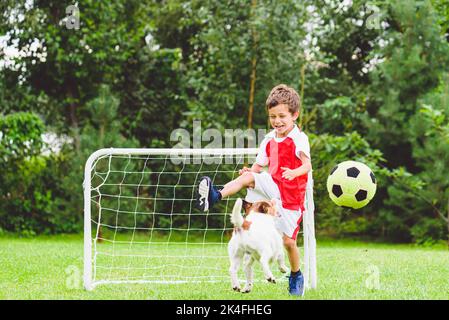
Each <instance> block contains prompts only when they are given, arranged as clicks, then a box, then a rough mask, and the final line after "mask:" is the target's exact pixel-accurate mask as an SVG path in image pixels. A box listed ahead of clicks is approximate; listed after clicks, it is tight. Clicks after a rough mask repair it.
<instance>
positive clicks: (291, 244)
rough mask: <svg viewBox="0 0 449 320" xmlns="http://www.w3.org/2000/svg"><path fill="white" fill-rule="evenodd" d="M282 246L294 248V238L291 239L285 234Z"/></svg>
mask: <svg viewBox="0 0 449 320" xmlns="http://www.w3.org/2000/svg"><path fill="white" fill-rule="evenodd" d="M283 240H284V246H285V248H287V249H294V248H295V247H296V240H293V239H292V238H289V237H287V236H284V239H283Z"/></svg>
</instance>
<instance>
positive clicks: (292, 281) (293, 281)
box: [288, 273, 304, 297]
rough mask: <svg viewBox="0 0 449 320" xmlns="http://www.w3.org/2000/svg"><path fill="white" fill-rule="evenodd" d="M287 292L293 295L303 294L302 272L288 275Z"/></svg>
mask: <svg viewBox="0 0 449 320" xmlns="http://www.w3.org/2000/svg"><path fill="white" fill-rule="evenodd" d="M288 292H289V293H290V294H291V295H293V296H301V297H302V296H304V276H303V275H302V273H300V274H297V275H295V276H293V275H290V276H289V277H288Z"/></svg>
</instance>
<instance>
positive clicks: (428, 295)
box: [0, 236, 449, 299]
mask: <svg viewBox="0 0 449 320" xmlns="http://www.w3.org/2000/svg"><path fill="white" fill-rule="evenodd" d="M103 249H105V250H107V249H110V248H108V246H107V245H104V248H103ZM178 249H179V248H178ZM206 250H212V249H206ZM213 250H214V253H215V252H217V251H216V250H217V248H215V249H213ZM317 250H318V252H317V263H318V288H317V289H315V290H310V291H307V292H306V296H305V299H448V298H449V251H448V250H447V248H445V247H444V246H438V247H432V248H420V247H416V246H412V245H389V244H373V243H363V242H355V241H329V240H326V241H318V249H317ZM206 252H208V251H206ZM177 254H178V253H177ZM82 257H83V241H82V236H55V237H37V238H34V239H18V238H14V237H1V238H0V266H1V271H0V299H291V298H290V297H289V296H288V295H287V294H286V286H287V283H286V282H285V280H283V279H281V276H280V273H279V272H278V271H277V270H276V272H275V275H276V276H277V277H278V279H280V281H278V283H277V284H270V283H265V282H263V281H261V282H257V283H255V285H254V290H253V292H251V293H250V294H241V293H235V292H233V291H232V290H231V289H230V283H229V281H228V279H227V273H226V271H225V274H224V276H225V277H226V278H225V279H226V281H224V282H223V283H215V284H210V283H206V284H198V283H194V284H176V285H175V284H157V285H155V284H133V285H102V286H98V287H97V288H96V289H95V290H93V291H91V292H88V291H85V290H84V289H83V288H82V280H81V278H82V267H83V258H82ZM217 261H221V260H217ZM184 262H185V263H186V264H189V263H190V262H189V261H184ZM105 263H106V262H105ZM146 263H148V265H150V264H151V263H153V262H152V261H148V260H147V261H146ZM208 263H209V262H203V266H207V264H208ZM219 263H220V264H221V263H223V269H224V270H226V269H227V268H228V265H227V263H228V262H227V261H226V260H223V262H219ZM257 268H259V267H258V266H257ZM275 269H276V268H275V267H273V271H275ZM201 271H202V270H201V269H198V267H197V271H196V272H195V273H197V272H201ZM376 275H378V279H379V282H378V287H377V288H376V281H375V279H376ZM258 278H259V279H261V277H260V273H258Z"/></svg>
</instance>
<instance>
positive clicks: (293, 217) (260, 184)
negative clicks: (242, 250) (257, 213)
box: [245, 171, 302, 240]
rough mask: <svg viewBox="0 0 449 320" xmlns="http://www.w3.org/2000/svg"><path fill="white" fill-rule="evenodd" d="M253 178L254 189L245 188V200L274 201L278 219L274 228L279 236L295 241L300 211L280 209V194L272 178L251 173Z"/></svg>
mask: <svg viewBox="0 0 449 320" xmlns="http://www.w3.org/2000/svg"><path fill="white" fill-rule="evenodd" d="M252 174H253V176H254V188H247V189H246V190H247V193H246V197H245V200H246V201H248V202H251V203H253V202H256V201H260V200H271V199H275V200H276V204H277V206H276V209H277V211H278V214H279V217H278V218H277V219H276V228H277V229H278V231H279V232H280V233H281V234H285V235H286V236H287V237H289V238H291V239H294V240H296V236H297V234H298V232H299V224H300V223H301V219H302V212H301V210H289V209H285V208H283V207H282V201H281V194H280V192H279V188H278V186H277V184H276V183H275V182H274V181H273V178H272V177H271V176H270V175H269V174H268V173H267V172H264V171H262V172H261V173H255V172H252Z"/></svg>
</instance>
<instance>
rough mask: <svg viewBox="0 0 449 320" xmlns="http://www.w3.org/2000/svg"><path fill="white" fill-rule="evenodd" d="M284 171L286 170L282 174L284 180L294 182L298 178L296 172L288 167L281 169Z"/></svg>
mask: <svg viewBox="0 0 449 320" xmlns="http://www.w3.org/2000/svg"><path fill="white" fill-rule="evenodd" d="M281 169H282V170H284V172H282V178H284V179H287V180H293V179H295V178H296V171H295V170H292V169H289V168H287V167H281Z"/></svg>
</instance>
